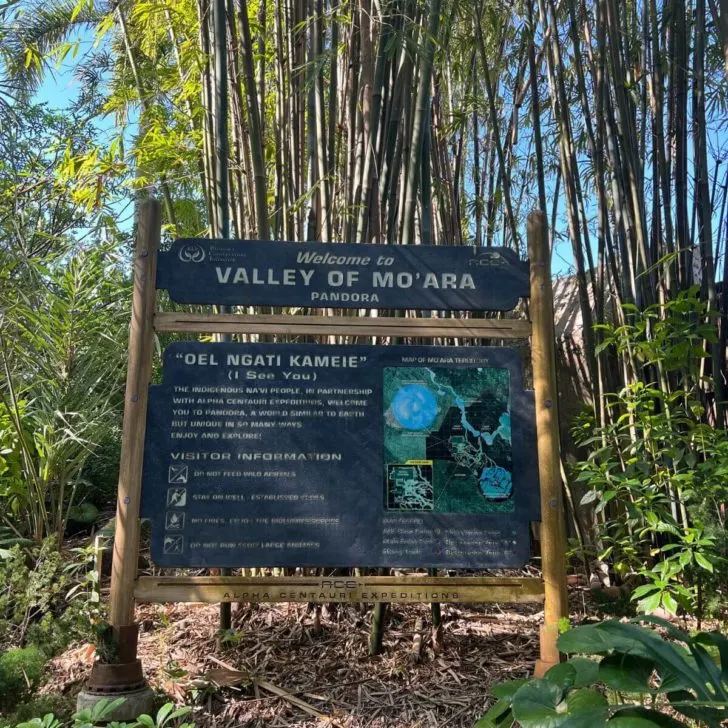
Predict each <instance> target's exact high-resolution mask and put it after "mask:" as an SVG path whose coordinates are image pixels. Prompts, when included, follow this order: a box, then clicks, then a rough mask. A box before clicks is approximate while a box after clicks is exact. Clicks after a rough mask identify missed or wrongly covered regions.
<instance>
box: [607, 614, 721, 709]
mask: <svg viewBox="0 0 728 728" xmlns="http://www.w3.org/2000/svg"><path fill="white" fill-rule="evenodd" d="M599 631H600V632H604V633H605V634H606V635H609V636H611V637H613V638H615V639H624V640H627V641H630V640H632V641H634V642H638V643H640V644H642V645H643V647H644V648H645V649H646V651H647V655H648V657H651V658H652V659H653V660H654V661H655V664H656V666H657V670H658V672H659V673H660V674H661V675H662V674H664V673H665V671H667V672H669V673H671V674H672V675H675V677H677V678H679V679H680V680H682V681H684V682H685V684H686V685H689V686H690V688H691V689H693V690H695V691H696V693H697V695H698V696H699V697H701V698H705V699H709V696H707V694H706V687H705V684H703V683H702V681H701V680H700V679H699V677H698V676H697V674H696V672H695V670H694V669H691V667H690V665H689V664H688V662H687V661H686V660H685V659H684V657H683V656H682V655H681V654H680V653H679V652H678V650H676V649H675V647H674V646H673V645H671V644H669V643H668V642H665V641H664V640H662V639H660V638H659V637H657V636H656V635H655V634H654V633H652V632H650V631H648V630H646V629H644V628H641V627H637V626H636V625H634V624H625V623H623V622H615V621H608V622H603V623H602V624H601V625H599Z"/></svg>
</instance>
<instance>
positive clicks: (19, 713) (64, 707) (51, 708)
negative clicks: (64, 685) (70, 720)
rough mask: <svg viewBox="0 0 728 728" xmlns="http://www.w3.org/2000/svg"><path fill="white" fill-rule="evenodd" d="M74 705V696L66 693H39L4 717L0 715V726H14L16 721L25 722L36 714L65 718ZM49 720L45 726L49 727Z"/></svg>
mask: <svg viewBox="0 0 728 728" xmlns="http://www.w3.org/2000/svg"><path fill="white" fill-rule="evenodd" d="M75 707H76V700H75V698H72V697H69V696H67V695H57V694H52V695H41V696H39V697H36V698H26V699H25V700H24V701H23V704H22V705H19V706H17V707H16V708H15V710H14V711H13V712H12V713H10V714H6V716H5V717H0V728H9V726H16V725H17V724H18V723H25V722H27V721H31V720H34V719H35V718H36V716H40V715H42V716H46V715H49V714H53V715H54V716H56V715H57V716H59V717H60V718H66V717H69V716H71V715H72V714H73V711H74V710H75ZM51 725H52V724H51V722H50V721H49V723H48V725H47V728H51Z"/></svg>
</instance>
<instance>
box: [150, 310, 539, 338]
mask: <svg viewBox="0 0 728 728" xmlns="http://www.w3.org/2000/svg"><path fill="white" fill-rule="evenodd" d="M154 328H155V330H156V331H159V332H177V333H201V334H279V335H282V334H286V335H292V336H297V335H307V334H308V335H310V334H319V335H324V336H402V337H406V336H409V337H445V338H459V339H525V338H528V337H529V336H530V335H531V324H530V323H529V322H528V321H525V320H523V319H472V318H461V319H455V318H443V319H437V318H372V317H358V316H303V315H302V316H294V315H291V314H279V315H272V314H256V315H248V314H235V313H222V314H213V313H211V314H206V313H185V312H172V313H157V314H156V315H155V316H154Z"/></svg>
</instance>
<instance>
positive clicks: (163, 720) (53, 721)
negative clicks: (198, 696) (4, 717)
mask: <svg viewBox="0 0 728 728" xmlns="http://www.w3.org/2000/svg"><path fill="white" fill-rule="evenodd" d="M123 703H124V698H116V699H113V700H112V699H104V700H100V701H99V702H98V703H96V705H94V706H93V708H87V709H86V710H82V711H80V712H78V713H75V714H74V715H73V722H72V723H71V728H96V727H97V726H109V728H194V723H187V722H184V721H183V720H182V719H183V718H185V717H186V716H187V715H188V714H189V713H190V708H175V706H174V705H173V704H172V703H166V704H165V705H163V706H162V707H161V708H160V709H159V710H158V711H157V714H156V715H155V716H151V715H141V716H139V718H137V720H136V721H134V722H131V723H121V722H118V721H114V720H111V721H110V720H109V718H110V716H111V715H112V714H113V711H114V710H116V709H117V708H118V707H119V706H120V705H122V704H123ZM10 725H11V726H12V727H13V728H61V726H62V725H63V724H62V723H61V721H59V720H58V718H56V716H55V715H53V714H52V713H47V714H44V715H43V717H35V718H32V719H29V720H26V721H23V722H19V723H17V725H16V724H10Z"/></svg>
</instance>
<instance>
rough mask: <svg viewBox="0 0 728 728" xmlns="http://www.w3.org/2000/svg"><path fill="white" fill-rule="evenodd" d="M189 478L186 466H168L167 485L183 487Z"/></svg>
mask: <svg viewBox="0 0 728 728" xmlns="http://www.w3.org/2000/svg"><path fill="white" fill-rule="evenodd" d="M188 477H189V467H188V466H187V465H170V466H169V478H167V482H168V483H174V484H175V485H183V484H185V483H186V482H187V478H188Z"/></svg>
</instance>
